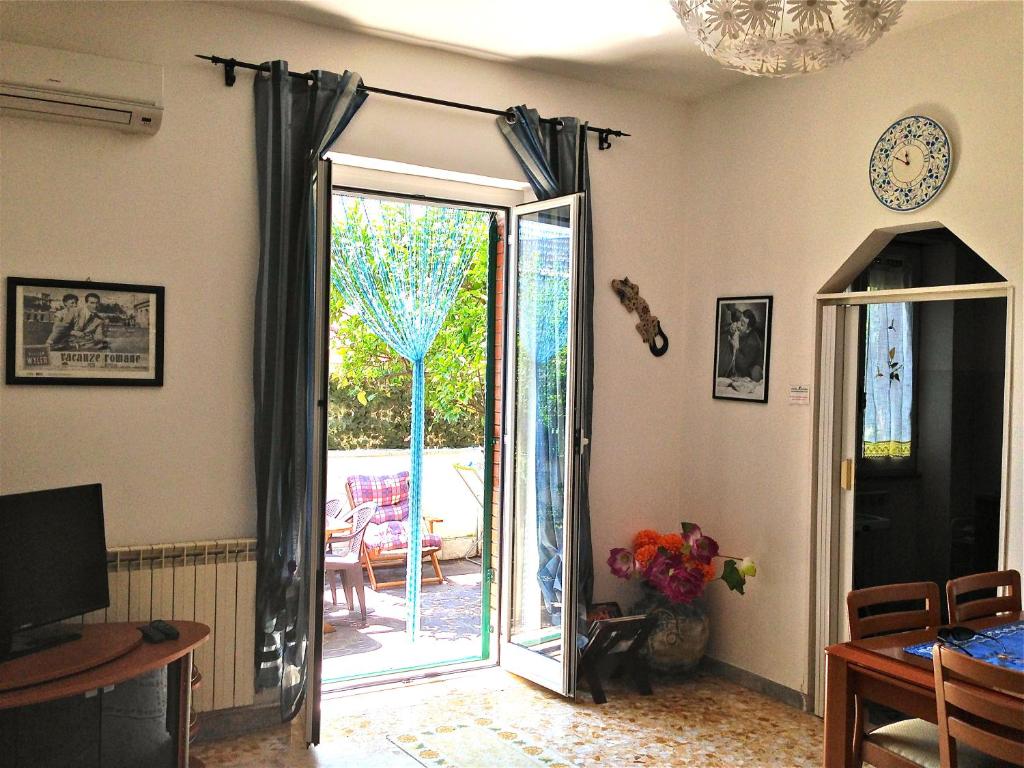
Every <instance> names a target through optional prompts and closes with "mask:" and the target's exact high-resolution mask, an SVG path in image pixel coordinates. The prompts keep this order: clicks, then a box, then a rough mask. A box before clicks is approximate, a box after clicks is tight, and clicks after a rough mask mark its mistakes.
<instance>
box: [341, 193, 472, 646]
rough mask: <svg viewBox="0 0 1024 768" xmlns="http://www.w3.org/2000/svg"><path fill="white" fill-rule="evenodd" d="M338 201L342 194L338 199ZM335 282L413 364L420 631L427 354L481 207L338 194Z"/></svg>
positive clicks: (411, 550)
mask: <svg viewBox="0 0 1024 768" xmlns="http://www.w3.org/2000/svg"><path fill="white" fill-rule="evenodd" d="M335 199H336V200H339V199H338V198H335ZM340 208H341V221H340V223H339V225H337V226H335V227H334V229H333V234H332V242H331V281H332V282H333V284H334V287H335V289H336V290H337V291H338V292H339V293H340V294H341V296H342V298H343V299H344V300H345V303H346V304H348V305H349V306H350V307H351V308H352V309H353V310H354V311H355V312H356V313H357V314H358V315H359V317H360V318H361V319H362V321H363V322H364V323H365V324H366V326H367V327H368V328H369V329H370V330H371V331H372V332H373V333H374V334H375V335H377V336H378V337H380V338H381V339H382V340H384V341H385V342H386V343H387V344H388V345H389V346H390V347H391V348H392V349H394V350H395V351H396V352H397V353H398V354H400V355H401V356H402V357H404V358H406V359H407V360H408V361H409V362H410V363H412V371H413V378H412V435H411V438H410V446H409V447H410V454H411V456H410V458H411V467H410V472H409V475H410V484H409V485H410V487H409V522H408V525H409V529H408V537H409V546H408V558H407V560H406V632H407V634H408V636H409V639H410V640H415V639H416V635H417V634H418V632H419V614H420V562H421V560H422V538H421V535H422V533H421V528H422V519H423V514H422V509H421V505H420V495H421V494H420V485H421V478H422V474H423V472H422V469H423V468H422V464H423V390H424V364H423V360H424V358H425V357H426V355H427V351H428V350H429V349H430V345H431V344H432V343H433V341H434V338H435V337H436V336H437V334H438V331H440V330H441V326H442V325H443V324H444V320H445V318H446V317H447V316H448V311H449V310H450V309H451V306H452V303H453V302H454V301H455V296H456V294H457V293H458V291H459V287H460V286H461V285H462V281H463V278H464V277H465V276H466V270H467V269H468V268H469V264H470V261H471V259H472V257H473V254H474V253H476V252H477V250H478V249H479V248H480V247H481V246H482V243H481V238H482V237H486V232H487V227H486V226H485V225H486V221H485V219H486V218H487V217H488V216H489V215H490V214H488V213H484V212H481V211H469V210H464V209H461V208H444V207H440V206H429V205H413V204H397V203H390V202H382V201H377V200H365V199H362V198H351V197H342V198H340Z"/></svg>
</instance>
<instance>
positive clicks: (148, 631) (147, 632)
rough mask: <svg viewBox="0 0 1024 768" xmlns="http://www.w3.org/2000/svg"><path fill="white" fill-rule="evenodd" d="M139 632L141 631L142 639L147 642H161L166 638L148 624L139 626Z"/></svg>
mask: <svg viewBox="0 0 1024 768" xmlns="http://www.w3.org/2000/svg"><path fill="white" fill-rule="evenodd" d="M139 632H141V633H142V639H143V640H145V641H146V642H147V643H162V642H163V641H164V640H165V639H166V638H164V636H163V635H162V634H161V633H160V632H157V631H156V630H155V629H153V627H151V626H148V625H147V626H144V627H139Z"/></svg>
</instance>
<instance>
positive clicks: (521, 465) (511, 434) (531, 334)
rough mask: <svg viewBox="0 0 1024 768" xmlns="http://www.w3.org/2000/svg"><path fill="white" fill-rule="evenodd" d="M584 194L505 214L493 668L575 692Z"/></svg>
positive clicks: (547, 685) (572, 693)
mask: <svg viewBox="0 0 1024 768" xmlns="http://www.w3.org/2000/svg"><path fill="white" fill-rule="evenodd" d="M582 198H583V195H582V194H577V195H568V196H565V197H560V198H555V199H552V200H545V201H543V202H539V203H531V204H528V205H521V206H518V207H516V208H514V209H513V214H512V222H511V224H512V226H511V228H510V231H511V235H512V237H511V243H510V245H511V248H510V249H509V252H510V259H509V270H508V282H507V285H508V304H507V306H508V312H507V315H506V317H507V318H508V320H507V326H506V328H507V331H506V339H507V341H506V355H505V360H506V374H505V419H504V424H505V433H504V436H503V440H504V467H503V477H504V489H505V497H504V502H505V503H504V515H503V517H504V526H503V536H502V561H501V562H502V567H501V571H502V617H503V618H502V625H501V632H500V636H499V661H500V664H501V666H502V667H504V668H506V669H508V670H509V671H510V672H513V673H515V674H517V675H520V676H522V677H525V678H527V679H529V680H532V681H534V682H536V683H538V684H540V685H543V686H546V687H547V688H550V689H551V690H553V691H556V692H558V693H560V694H562V695H563V696H574V695H575V685H576V643H575V616H576V588H575V587H576V574H575V568H574V565H575V562H576V541H575V538H574V535H573V532H574V531H575V529H576V525H575V522H576V504H575V498H574V493H573V489H574V487H575V482H574V480H575V478H574V472H575V466H576V461H575V456H576V453H577V451H578V448H579V446H578V444H577V442H578V440H579V439H580V438H579V436H577V435H576V434H575V426H574V425H575V423H576V403H575V397H574V393H575V391H576V386H575V385H576V376H577V371H578V370H579V366H578V365H577V360H576V355H577V352H576V350H577V348H578V345H577V343H576V336H577V330H578V327H579V323H578V315H579V306H580V298H579V285H578V267H579V262H580V256H579V245H580V238H579V227H578V222H579V216H580V212H581V209H582Z"/></svg>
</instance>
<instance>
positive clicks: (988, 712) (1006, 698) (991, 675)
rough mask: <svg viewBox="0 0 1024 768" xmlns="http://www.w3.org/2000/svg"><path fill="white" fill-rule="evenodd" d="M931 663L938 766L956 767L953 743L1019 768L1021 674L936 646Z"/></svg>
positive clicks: (1023, 710)
mask: <svg viewBox="0 0 1024 768" xmlns="http://www.w3.org/2000/svg"><path fill="white" fill-rule="evenodd" d="M932 663H933V666H934V670H935V702H936V709H937V714H938V720H939V760H940V763H941V765H942V768H950V766H954V765H956V757H955V755H956V749H957V742H963V743H965V744H969V745H970V746H972V747H974V748H975V749H977V750H980V751H981V752H984V753H985V754H987V755H992V756H994V757H998V758H1000V759H1002V760H1006V761H1007V762H1010V763H1013V764H1014V765H1019V766H1024V672H1015V671H1013V670H1010V669H1004V668H1002V667H997V666H995V665H993V664H986V663H985V662H983V661H979V660H977V659H972V658H971V657H969V656H966V655H964V654H963V653H959V652H958V651H956V650H954V649H952V648H947V647H945V646H943V645H940V644H937V645H936V646H935V647H934V650H933V653H932ZM997 692H1001V693H997ZM1007 694H1008V695H1007Z"/></svg>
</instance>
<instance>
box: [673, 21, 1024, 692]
mask: <svg viewBox="0 0 1024 768" xmlns="http://www.w3.org/2000/svg"><path fill="white" fill-rule="evenodd" d="M986 5H987V7H986ZM986 5H983V4H981V3H978V4H974V5H972V10H971V12H970V13H967V14H961V15H957V16H953V17H951V18H948V19H946V20H943V21H940V22H937V23H935V24H932V25H928V26H924V27H920V28H917V29H914V30H911V31H908V32H905V33H902V34H900V33H899V29H898V28H897V32H896V33H893V34H892V35H891V36H889V37H887V38H884V39H883V40H881V41H880V42H879V43H878V44H877V45H876V46H875V47H874V48H872V49H871V50H870V51H868V52H867V53H865V54H863V55H862V56H861V57H860V58H859V59H856V60H854V61H852V62H850V63H848V64H846V65H843V66H841V67H838V68H836V69H835V70H832V71H826V72H823V73H821V74H819V75H814V76H811V77H806V78H798V79H793V80H787V81H773V82H764V81H752V82H750V83H749V84H745V85H743V86H741V87H740V88H737V89H733V90H731V91H729V92H727V93H725V94H723V95H721V96H719V97H710V98H708V99H706V100H704V101H702V102H701V103H699V104H698V105H696V108H695V110H694V111H693V112H692V114H691V117H692V133H691V134H690V135H691V142H690V143H689V145H688V146H687V147H686V148H685V150H684V151H685V154H686V155H687V157H688V158H689V168H688V171H687V175H688V181H689V182H690V184H691V187H690V193H689V199H690V200H692V201H693V202H694V207H693V208H692V211H691V216H690V217H689V219H688V227H687V237H686V240H685V245H684V248H683V255H684V264H685V270H684V271H685V274H684V277H685V285H686V294H685V299H684V301H682V302H680V303H678V304H677V305H676V306H678V307H681V311H682V316H681V318H679V319H677V320H676V324H677V325H678V326H679V327H680V328H681V329H685V331H684V332H683V333H682V334H677V339H678V342H679V344H680V346H681V347H682V348H683V349H684V351H685V354H686V356H687V359H688V360H690V361H691V363H692V364H691V365H688V366H687V367H686V368H685V370H684V380H683V384H684V386H683V389H682V391H683V392H684V397H683V400H682V403H681V407H682V411H683V414H684V420H685V421H684V432H685V439H684V443H683V445H684V452H683V460H682V463H681V465H680V466H681V469H682V472H683V498H684V502H683V508H684V509H686V510H688V511H689V510H692V512H690V515H691V516H692V517H693V518H695V519H700V520H701V521H702V522H703V521H706V522H707V525H706V529H707V530H708V531H710V532H711V533H712V535H715V536H717V537H718V538H719V541H720V542H721V543H722V545H723V547H724V548H725V550H726V551H728V552H735V553H737V554H741V555H743V554H750V555H752V556H753V557H755V558H756V559H757V560H758V562H759V565H760V573H759V574H758V576H757V578H756V579H754V580H753V582H751V585H750V588H749V590H748V593H747V595H746V596H744V597H740V596H738V595H735V594H726V593H724V591H723V592H721V593H717V594H715V595H714V599H713V612H714V624H713V626H714V627H715V630H714V632H713V633H712V648H711V652H712V654H713V655H714V656H716V657H717V658H719V659H722V660H724V661H727V662H730V663H732V664H735V665H737V666H740V667H743V668H745V669H748V670H750V671H753V672H755V673H757V674H760V675H763V676H765V677H768V678H770V679H772V680H775V681H777V682H780V683H782V684H784V685H787V686H789V687H791V688H796V689H799V690H803V691H806V690H807V688H808V681H807V672H808V668H807V657H806V655H805V654H804V653H802V650H803V648H804V647H805V643H806V638H807V637H808V632H809V616H808V605H809V603H808V600H809V590H810V579H811V573H812V570H811V530H812V518H813V512H812V507H811V498H810V488H811V464H810V457H811V426H812V425H811V409H810V408H807V407H797V406H790V405H788V404H787V397H786V395H787V388H788V387H789V386H790V385H791V384H810V385H812V386H813V385H814V382H813V371H814V355H815V349H814V333H815V329H814V301H813V297H814V294H815V293H816V291H818V290H819V289H820V288H821V286H822V285H823V284H824V283H825V282H826V281H827V280H828V279H829V278H830V277H831V275H832V274H833V272H834V271H835V270H836V269H838V267H839V266H840V265H842V263H843V262H844V261H845V260H846V259H847V258H848V257H849V256H850V254H852V253H853V251H854V249H855V248H856V247H857V246H858V245H859V244H860V243H861V242H862V241H863V240H864V238H865V237H867V235H868V234H869V233H870V232H871V231H872V230H873V229H875V228H877V227H884V226H893V225H896V224H901V223H907V222H912V221H921V222H925V221H941V222H942V223H943V224H945V225H946V226H948V227H949V228H950V229H951V230H953V232H955V233H956V234H957V235H958V236H959V237H960V238H961V239H963V240H964V242H966V243H967V244H968V245H969V246H970V247H971V248H973V249H974V250H975V251H976V252H977V253H978V254H980V255H981V256H982V257H984V258H985V259H987V260H988V261H989V262H990V263H991V264H992V265H993V266H995V267H996V268H997V269H998V270H999V271H1000V272H1001V273H1002V274H1003V275H1004V276H1005V277H1006V278H1007V279H1008V280H1009V281H1010V282H1011V283H1012V284H1013V285H1014V286H1015V289H1016V293H1017V298H1016V306H1015V308H1014V312H1015V317H1016V318H1017V321H1016V328H1017V337H1016V343H1015V351H1014V366H1013V376H1014V385H1015V388H1016V394H1015V397H1014V402H1013V425H1014V426H1013V437H1012V446H1013V451H1014V456H1015V461H1014V465H1013V467H1012V480H1011V495H1010V506H1011V510H1012V513H1011V514H1012V521H1011V523H1012V527H1011V532H1010V538H1011V548H1012V555H1011V558H1010V562H1011V564H1015V565H1017V566H1018V567H1019V566H1020V565H1021V564H1022V560H1024V557H1022V543H1024V532H1022V521H1021V518H1022V514H1021V507H1022V494H1021V479H1022V474H1024V473H1022V471H1021V456H1022V455H1024V450H1022V424H1024V420H1022V418H1021V414H1022V413H1024V407H1022V398H1021V394H1022V392H1024V387H1022V378H1021V373H1022V368H1021V359H1022V354H1021V349H1022V347H1021V334H1020V328H1021V323H1020V317H1021V313H1022V308H1021V307H1022V304H1021V299H1020V291H1021V279H1022V273H1024V264H1022V199H1021V193H1022V182H1024V180H1022V160H1021V151H1022V150H1021V147H1022V93H1021V61H1022V46H1021V5H1020V4H1019V3H1000V4H997V5H995V6H993V5H991V4H986ZM908 114H925V115H930V116H932V117H934V118H936V119H937V120H938V121H939V122H941V123H942V124H943V125H944V126H945V127H946V129H947V130H948V132H949V134H950V136H951V138H952V141H953V146H954V152H955V158H956V159H955V161H954V169H953V173H952V176H951V178H950V180H949V182H948V183H947V185H946V188H945V190H944V191H943V192H942V193H941V195H940V196H939V197H938V198H937V199H936V200H935V201H934V202H932V203H931V204H930V205H929V206H928V207H926V208H924V209H923V210H921V211H918V212H916V213H908V214H897V213H893V212H890V211H888V210H887V209H885V208H883V207H882V206H881V205H879V204H878V202H877V201H876V200H875V198H874V196H873V195H872V193H871V190H870V188H869V186H868V181H867V163H868V157H869V156H870V154H871V151H872V148H873V147H874V144H875V141H876V140H877V138H878V136H879V135H881V133H882V131H883V130H884V129H885V128H886V127H887V126H888V125H889V124H890V123H891V122H892V121H894V120H895V119H896V118H899V117H902V116H904V115H908ZM745 294H746V295H760V294H773V295H774V296H775V317H774V321H775V322H774V329H773V331H772V343H771V387H770V392H771V394H770V401H769V403H768V404H767V405H753V404H747V403H736V402H726V401H712V399H711V397H710V391H709V390H710V388H711V371H710V362H711V359H712V356H713V344H714V336H713V333H712V332H711V329H712V325H713V317H714V310H715V298H716V297H717V296H736V295H745Z"/></svg>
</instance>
